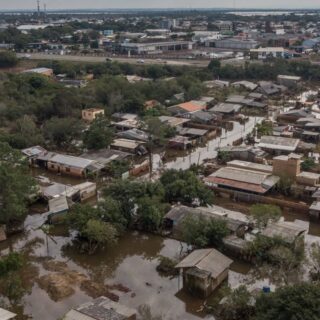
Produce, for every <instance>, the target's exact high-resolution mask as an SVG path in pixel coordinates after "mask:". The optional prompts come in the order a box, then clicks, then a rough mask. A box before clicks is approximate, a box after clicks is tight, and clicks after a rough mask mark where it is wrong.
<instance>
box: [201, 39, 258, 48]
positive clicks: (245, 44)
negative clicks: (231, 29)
mask: <svg viewBox="0 0 320 320" xmlns="http://www.w3.org/2000/svg"><path fill="white" fill-rule="evenodd" d="M258 45H259V43H258V42H257V41H256V40H253V39H244V40H243V39H235V38H230V39H223V40H210V41H208V42H206V46H207V47H216V48H224V49H233V50H250V49H253V48H256V47H257V46H258Z"/></svg>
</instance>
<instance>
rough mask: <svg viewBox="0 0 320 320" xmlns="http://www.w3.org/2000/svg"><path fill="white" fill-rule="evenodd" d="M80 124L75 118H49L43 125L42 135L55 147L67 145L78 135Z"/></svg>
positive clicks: (80, 128)
mask: <svg viewBox="0 0 320 320" xmlns="http://www.w3.org/2000/svg"><path fill="white" fill-rule="evenodd" d="M81 131H82V125H81V123H80V121H79V120H78V119H75V118H51V119H50V120H48V121H46V122H45V124H44V127H43V133H44V136H45V137H46V138H47V139H49V141H50V142H51V143H53V144H55V145H56V146H57V147H61V146H63V145H69V144H70V142H71V141H72V140H74V139H77V138H79V137H80V134H81Z"/></svg>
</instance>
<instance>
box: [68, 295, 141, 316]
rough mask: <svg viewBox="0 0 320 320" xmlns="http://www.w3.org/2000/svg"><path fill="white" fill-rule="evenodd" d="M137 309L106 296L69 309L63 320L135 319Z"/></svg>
mask: <svg viewBox="0 0 320 320" xmlns="http://www.w3.org/2000/svg"><path fill="white" fill-rule="evenodd" d="M136 315H137V311H136V310H135V309H131V308H128V307H126V306H124V305H122V304H120V303H118V302H114V301H112V300H110V299H108V298H106V297H99V298H97V299H95V300H93V301H91V302H87V303H84V304H82V305H80V306H78V307H75V308H73V309H71V310H70V311H69V312H68V313H67V314H66V315H65V316H64V318H63V320H80V319H81V320H136Z"/></svg>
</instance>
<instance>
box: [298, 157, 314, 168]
mask: <svg viewBox="0 0 320 320" xmlns="http://www.w3.org/2000/svg"><path fill="white" fill-rule="evenodd" d="M315 165H316V163H315V161H314V159H313V158H307V159H305V160H304V161H303V162H302V163H301V169H302V170H303V171H310V170H311V169H312V168H314V167H315Z"/></svg>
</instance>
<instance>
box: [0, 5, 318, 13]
mask: <svg viewBox="0 0 320 320" xmlns="http://www.w3.org/2000/svg"><path fill="white" fill-rule="evenodd" d="M71 10H74V11H85V10H88V11H95V10H98V11H110V10H122V11H123V10H131V11H134V10H139V11H144V10H145V11H148V10H153V11H172V10H183V11H193V10H227V11H246V10H250V11H262V10H263V11H289V12H290V11H299V10H302V11H304V10H308V11H310V10H320V5H319V7H296V8H287V7H263V8H259V7H258V8H257V7H248V8H247V7H243V8H234V7H188V8H185V7H173V8H161V7H159V8H152V7H136V8H135V7H125V8H117V7H114V8H113V7H109V8H102V7H101V8H55V9H50V8H48V9H47V10H46V11H47V12H54V11H71ZM33 11H34V12H35V11H36V9H33V8H30V9H29V8H26V9H1V8H0V13H2V12H33Z"/></svg>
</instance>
